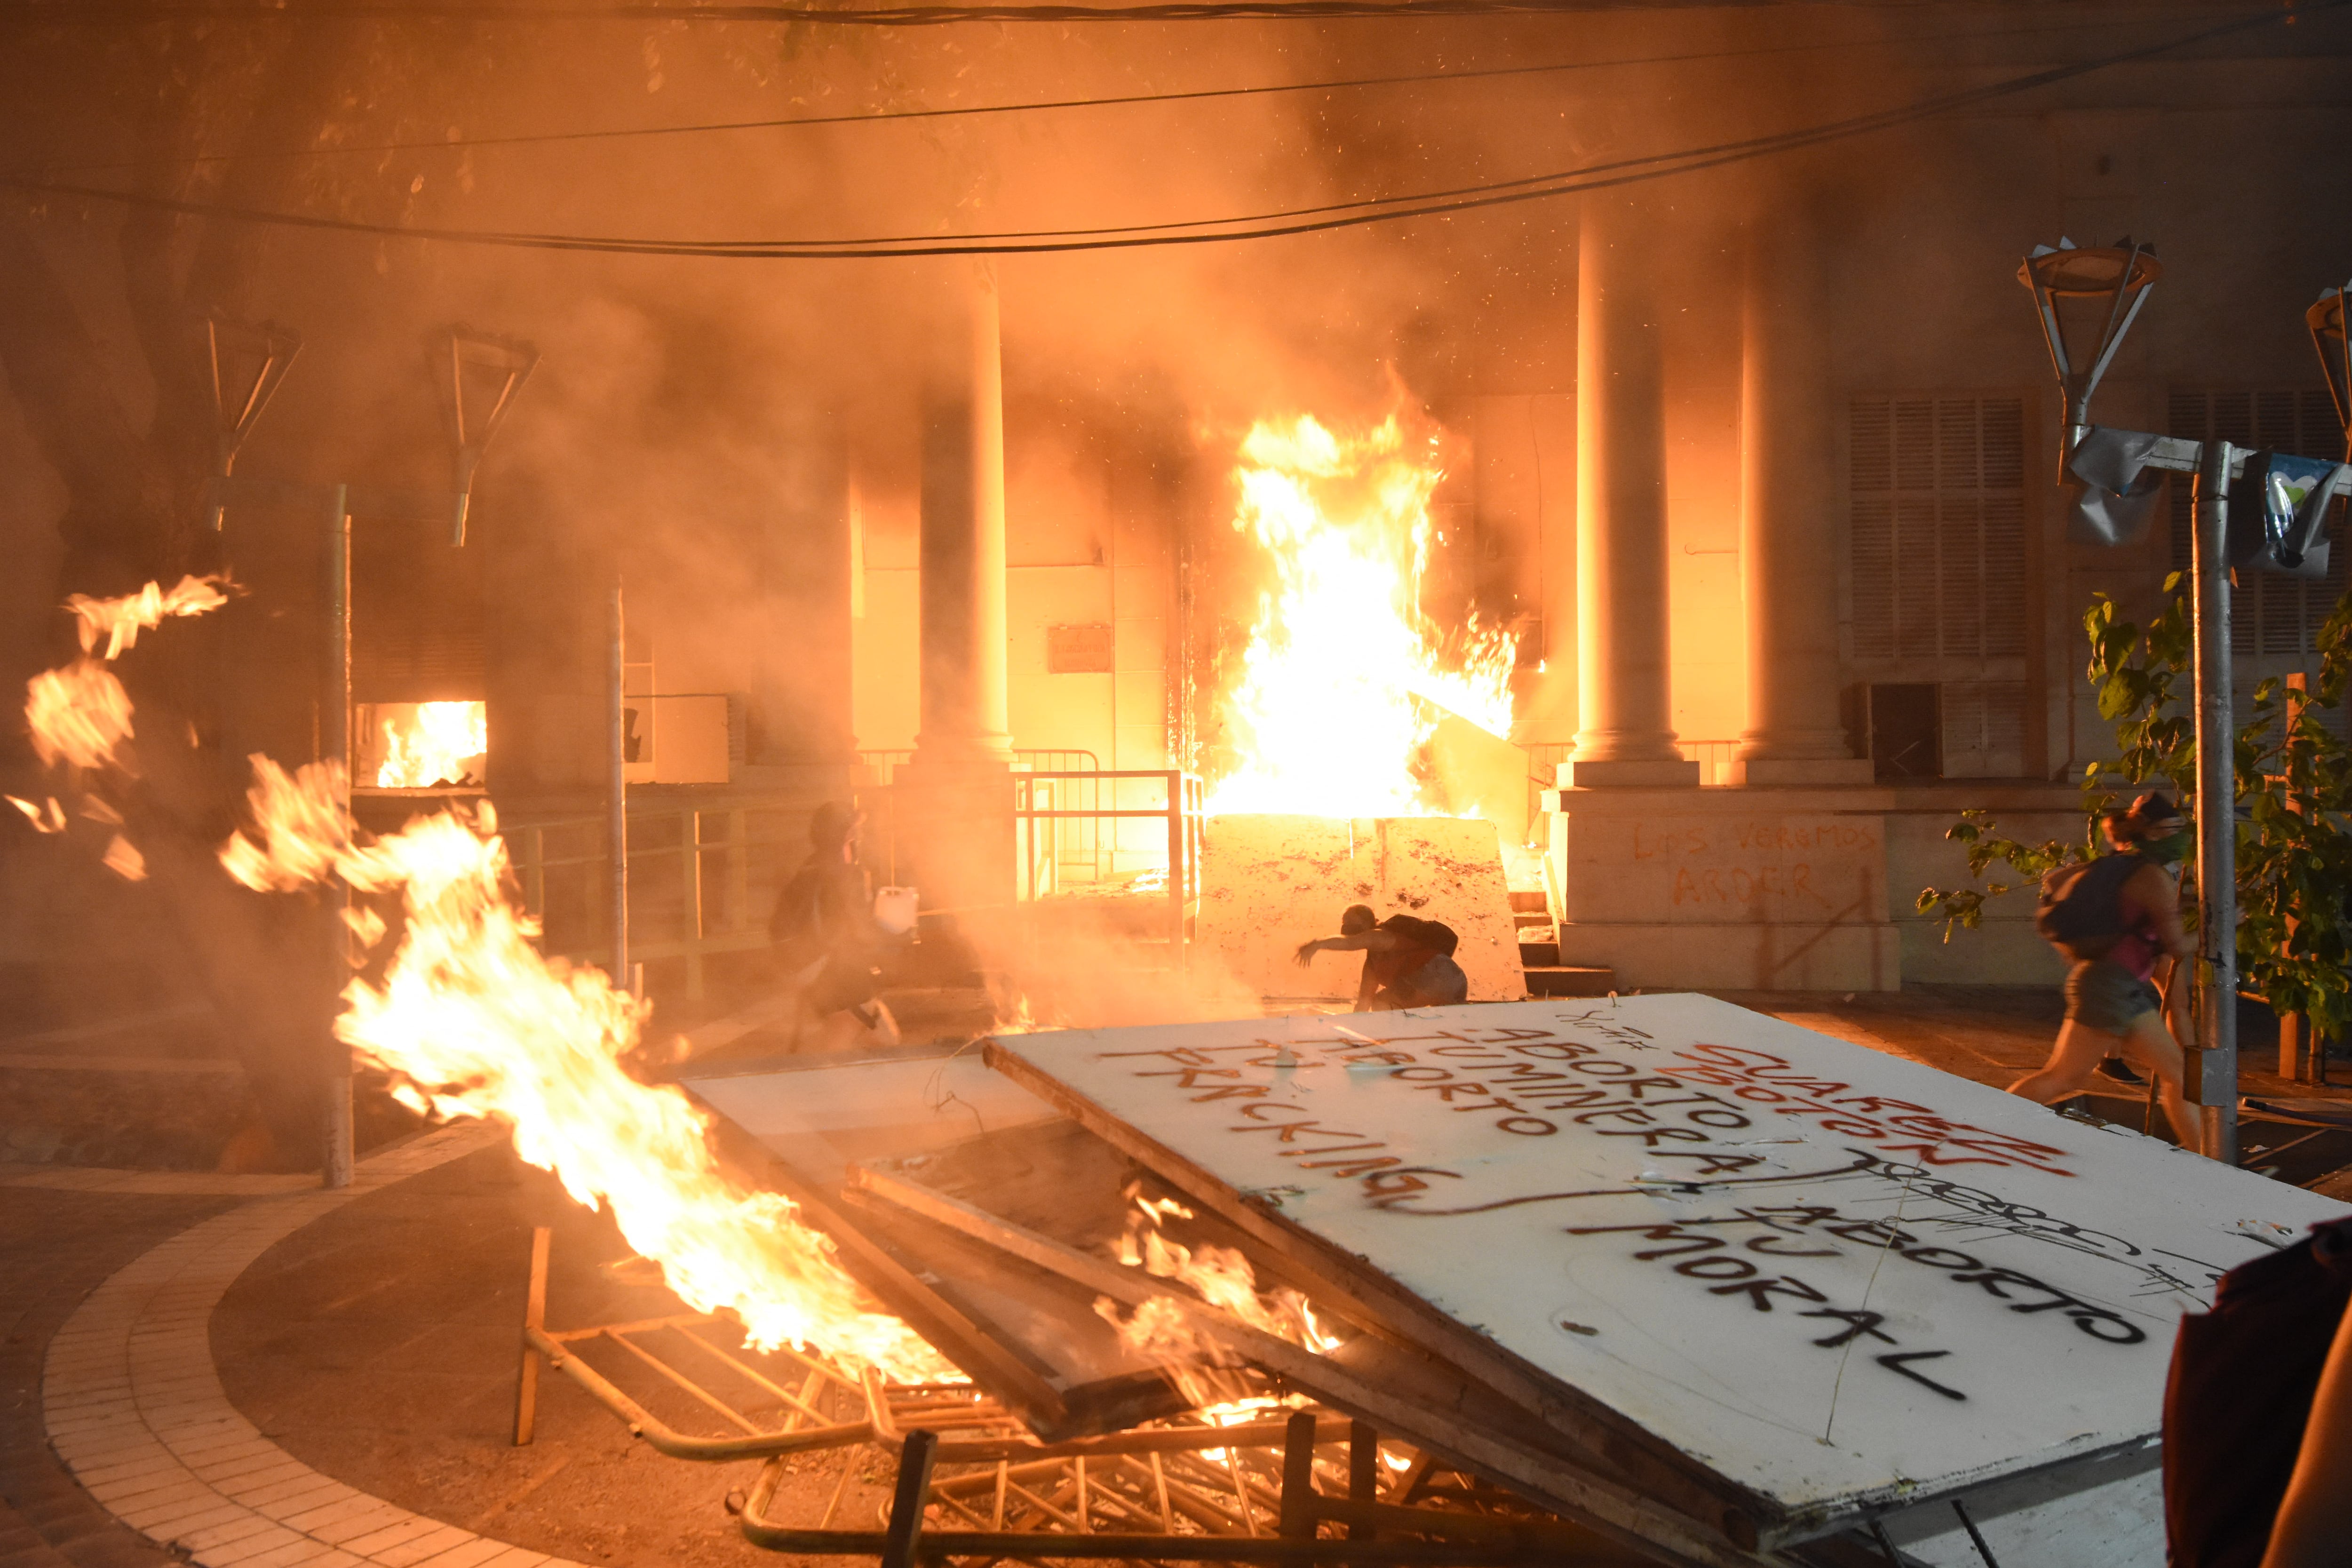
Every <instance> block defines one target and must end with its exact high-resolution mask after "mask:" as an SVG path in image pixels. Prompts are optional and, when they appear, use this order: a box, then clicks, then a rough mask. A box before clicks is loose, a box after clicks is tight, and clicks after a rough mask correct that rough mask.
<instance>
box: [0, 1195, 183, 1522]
mask: <svg viewBox="0 0 2352 1568" xmlns="http://www.w3.org/2000/svg"><path fill="white" fill-rule="evenodd" d="M228 1206H229V1201H228V1200H226V1199H225V1198H222V1197H219V1196H212V1195H203V1194H181V1195H177V1196H171V1197H163V1198H159V1197H156V1196H153V1195H131V1194H121V1193H104V1192H75V1191H68V1190H56V1189H46V1190H45V1189H38V1188H23V1189H15V1190H8V1191H0V1568H158V1565H160V1564H163V1563H172V1562H173V1557H172V1556H171V1554H170V1553H169V1552H165V1551H164V1550H163V1549H162V1548H160V1547H157V1546H155V1545H153V1544H152V1543H151V1542H148V1541H146V1540H145V1539H144V1538H143V1537H142V1536H141V1535H140V1534H139V1533H138V1532H137V1531H133V1530H131V1528H130V1527H128V1526H126V1525H123V1524H121V1523H119V1522H117V1521H116V1520H115V1519H114V1517H113V1516H112V1515H111V1514H110V1513H109V1512H107V1510H105V1509H104V1508H103V1507H102V1506H100V1503H99V1502H98V1501H97V1500H96V1499H94V1498H92V1497H91V1496H90V1495H89V1493H88V1492H86V1491H84V1490H83V1489H82V1488H81V1487H80V1485H79V1483H77V1482H76V1481H75V1479H73V1476H72V1474H71V1472H69V1471H68V1469H67V1468H66V1467H65V1466H64V1465H63V1464H62V1463H60V1462H59V1461H58V1458H57V1456H56V1454H55V1453H53V1452H52V1451H51V1449H50V1447H49V1442H48V1434H47V1430H46V1428H45V1426H44V1425H43V1422H42V1415H41V1393H40V1383H41V1362H42V1358H43V1356H44V1354H45V1353H46V1352H47V1349H48V1345H49V1341H50V1340H51V1338H52V1337H53V1336H54V1335H55V1334H56V1333H57V1331H58V1328H59V1327H60V1326H61V1325H63V1324H64V1322H65V1321H66V1320H67V1319H68V1317H69V1316H71V1315H72V1313H73V1311H74V1310H75V1309H76V1308H77V1307H78V1306H79V1305H80V1303H81V1301H82V1300H83V1298H85V1297H87V1296H88V1295H89V1292H90V1291H91V1290H92V1289H95V1288H96V1287H97V1286H98V1285H99V1284H100V1283H101V1282H102V1281H103V1280H105V1279H107V1278H108V1277H109V1276H110V1275H112V1274H113V1273H114V1272H115V1271H116V1270H118V1269H120V1268H122V1267H123V1266H124V1265H125V1264H127V1263H129V1262H130V1261H131V1259H132V1258H137V1257H138V1256H139V1255H140V1254H141V1253H142V1252H145V1251H147V1250H148V1249H149V1248H150V1247H154V1246H155V1245H156V1244H157V1243H159V1242H161V1241H163V1240H164V1239H165V1238H166V1237H170V1236H172V1235H173V1234H174V1233H176V1232H179V1231H182V1230H185V1229H186V1228H187V1227H188V1226H192V1225H194V1224H197V1223H198V1222H200V1221H203V1220H205V1219H208V1218H210V1217H212V1216H213V1215H216V1214H218V1213H220V1212H221V1211H222V1210H223V1209H226V1208H227V1207H228Z"/></svg>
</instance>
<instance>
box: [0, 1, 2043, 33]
mask: <svg viewBox="0 0 2352 1568" xmlns="http://www.w3.org/2000/svg"><path fill="white" fill-rule="evenodd" d="M1658 3H1659V4H1661V5H1665V6H1671V7H1678V8H1693V9H1696V8H1697V7H1700V6H1709V5H1737V6H1741V7H1757V8H1760V7H1766V6H1778V5H1807V4H1814V3H1817V0H1658ZM1937 3H1938V0H1843V4H1844V5H1850V6H1854V7H1858V8H1861V9H1865V10H1873V11H1913V10H1925V9H1928V8H1930V7H1932V6H1933V5H1936V4H1937ZM2045 3H2046V0H2045ZM1627 5H1628V0H1148V3H1145V4H1139V5H1064V4H1038V5H890V6H879V7H877V8H875V9H872V10H848V9H838V8H835V7H832V6H820V5H744V4H735V5H724V4H659V3H651V0H622V3H618V4H608V5H563V4H555V5H528V4H502V3H499V0H490V3H487V4H459V3H454V0H320V3H316V4H309V5H299V6H295V5H268V4H264V5H218V4H214V5H203V4H194V5H168V4H166V5H153V4H142V3H137V0H132V3H123V0H68V3H65V4H41V3H38V0H36V3H33V4H20V5H17V6H16V8H15V10H14V12H13V13H6V12H0V20H16V21H19V22H31V23H34V24H35V25H45V26H62V25H67V24H80V25H85V26H86V25H89V24H93V23H99V24H103V23H108V22H122V23H129V24H135V25H144V24H149V23H154V22H168V21H181V20H201V21H252V22H288V21H410V20H433V21H459V22H580V21H589V22H598V21H603V22H739V23H741V22H751V23H765V24H769V25H772V26H793V25H796V24H797V25H803V26H836V27H936V26H947V25H950V24H953V23H959V22H1055V23H1065V24H1066V23H1072V22H1223V21H1260V22H1276V21H1323V20H1330V19H1334V18H1348V17H1364V18H1384V17H1386V18H1399V19H1404V18H1412V17H1439V18H1444V17H1449V16H1561V15H1589V14H1592V13H1596V12H1606V11H1620V10H1623V9H1626V8H1627Z"/></svg>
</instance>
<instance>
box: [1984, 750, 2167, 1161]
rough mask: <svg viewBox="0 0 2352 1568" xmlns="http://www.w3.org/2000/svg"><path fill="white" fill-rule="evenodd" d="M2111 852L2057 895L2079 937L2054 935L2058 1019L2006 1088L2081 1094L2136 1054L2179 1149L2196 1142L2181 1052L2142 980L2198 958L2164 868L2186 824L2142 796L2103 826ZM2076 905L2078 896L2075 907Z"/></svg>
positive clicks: (2047, 1096)
mask: <svg viewBox="0 0 2352 1568" xmlns="http://www.w3.org/2000/svg"><path fill="white" fill-rule="evenodd" d="M2105 828H2106V832H2107V840H2108V842H2109V844H2110V845H2111V846H2112V847H2113V849H2114V853H2113V854H2110V855H2103V856H2101V857H2100V858H2098V859H2096V860H2094V861H2092V862H2091V863H2090V865H2089V866H2087V867H2085V868H2083V869H2082V870H2081V871H2079V872H2077V873H2075V876H2074V880H2073V882H2072V883H2071V884H2069V885H2068V886H2066V887H2065V888H2064V889H2063V891H2061V892H2060V893H2059V894H2058V895H2057V897H2058V900H2059V902H2060V904H2062V905H2063V906H2064V907H2066V908H2067V909H2068V910H2070V912H2071V913H2072V914H2073V915H2074V917H2075V919H2076V921H2077V924H2078V926H2079V927H2080V929H2081V930H2082V932H2083V934H2079V935H2077V936H2074V937H2073V938H2072V939H2070V940H2063V941H2061V940H2059V939H2056V938H2053V939H2052V940H2053V944H2054V945H2055V946H2056V947H2057V948H2058V950H2059V951H2060V952H2063V953H2064V954H2065V955H2066V956H2067V958H2068V959H2069V960H2070V961H2071V962H2072V963H2073V965H2074V967H2073V968H2072V969H2070V970H2069V971H2068V972H2067V974H2066V1021H2065V1023H2064V1024H2063V1025H2062V1026H2060V1027H2059V1030H2058V1040H2057V1044H2056V1045H2055V1046H2053V1047H2052V1048H2051V1052H2050V1059H2049V1060H2048V1061H2047V1062H2045V1063H2043V1064H2042V1068H2041V1070H2039V1071H2037V1072H2032V1073H2029V1074H2027V1075H2026V1076H2025V1077H2023V1078H2021V1079H2018V1080H2017V1081H2016V1082H2015V1083H2013V1084H2011V1085H2010V1086H2009V1092H2010V1093H2011V1094H2015V1095H2021V1096H2022V1097H2024V1098H2025V1099H2027V1100H2037V1101H2039V1102H2040V1103H2042V1104H2044V1105H2047V1104H2049V1103H2051V1102H2052V1101H2053V1100H2063V1099H2065V1098H2066V1097H2067V1096H2068V1095H2070V1094H2075V1093H2079V1092H2081V1090H2082V1089H2084V1087H2085V1086H2086V1085H2087V1084H2088V1083H2089V1082H2090V1079H2091V1074H2092V1072H2093V1070H2094V1069H2095V1068H2097V1067H2098V1065H2099V1062H2100V1060H2101V1058H2105V1057H2107V1056H2111V1055H2119V1054H2121V1053H2122V1052H2123V1051H2124V1050H2125V1049H2126V1048H2129V1049H2131V1050H2134V1051H2136V1052H2137V1054H2138V1055H2139V1056H2140V1057H2141V1058H2143V1059H2144V1060H2145V1061H2146V1063H2147V1066H2148V1067H2149V1068H2152V1069H2153V1070H2154V1071H2155V1073H2156V1077H2157V1083H2158V1094H2159V1096H2160V1097H2161V1098H2162V1099H2163V1100H2164V1113H2165V1115H2166V1116H2167V1117H2168V1118H2170V1119H2171V1121H2172V1129H2173V1131H2174V1132H2175V1133H2176V1134H2178V1135H2179V1139H2180V1142H2181V1145H2182V1147H2184V1148H2189V1149H2194V1148H2196V1147H2198V1145H2199V1144H2200V1142H2202V1136H2201V1131H2200V1126H2199V1123H2198V1121H2197V1117H2196V1113H2195V1112H2194V1111H2192V1110H2189V1105H2188V1102H2187V1101H2186V1100H2183V1099H2182V1098H2181V1093H2180V1074H2181V1059H2180V1047H2179V1044H2178V1043H2176V1042H2175V1041H2174V1039H2173V1037H2172V1036H2171V1034H2170V1033H2169V1032H2168V1030H2167V1029H2166V1027H2165V1016H2164V997H2163V995H2162V994H2160V993H2159V992H2158V990H2157V988H2156V986H2155V985H2154V984H2151V983H2150V976H2151V975H2153V974H2154V973H2155V972H2156V965H2157V963H2158V960H2159V959H2162V958H2170V959H2171V960H2173V961H2174V963H2175V964H2176V965H2177V964H2178V963H2179V961H2181V960H2183V959H2186V958H2187V957H2189V955H2190V954H2191V953H2193V952H2196V950H2197V949H2196V943H2195V942H2191V941H2190V940H2189V936H2188V934H2187V933H2186V932H2184V931H2182V930H2181V926H2180V886H2179V882H2178V881H2177V880H2175V879H2174V874H2173V872H2172V871H2171V869H2169V868H2171V867H2173V866H2176V865H2178V864H2179V862H2180V861H2181V860H2182V859H2183V858H2186V857H2187V855H2188V853H2189V843H2190V840H2191V835H2190V832H2189V825H2188V823H2187V822H2186V821H2185V820H2184V819H2183V818H2182V817H2181V815H2180V813H2179V811H2178V810H2176V809H2174V807H2173V805H2172V803H2171V802H2170V801H2168V800H2167V799H2166V798H2165V797H2164V796H2162V795H2142V796H2140V798H2139V799H2138V800H2137V801H2136V802H2134V803H2133V805H2132V808H2131V809H2130V810H2129V811H2124V812H2112V813H2110V814H2109V815H2108V816H2107V817H2106V820H2105ZM2077 900H2081V902H2080V903H2078V902H2077Z"/></svg>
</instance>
